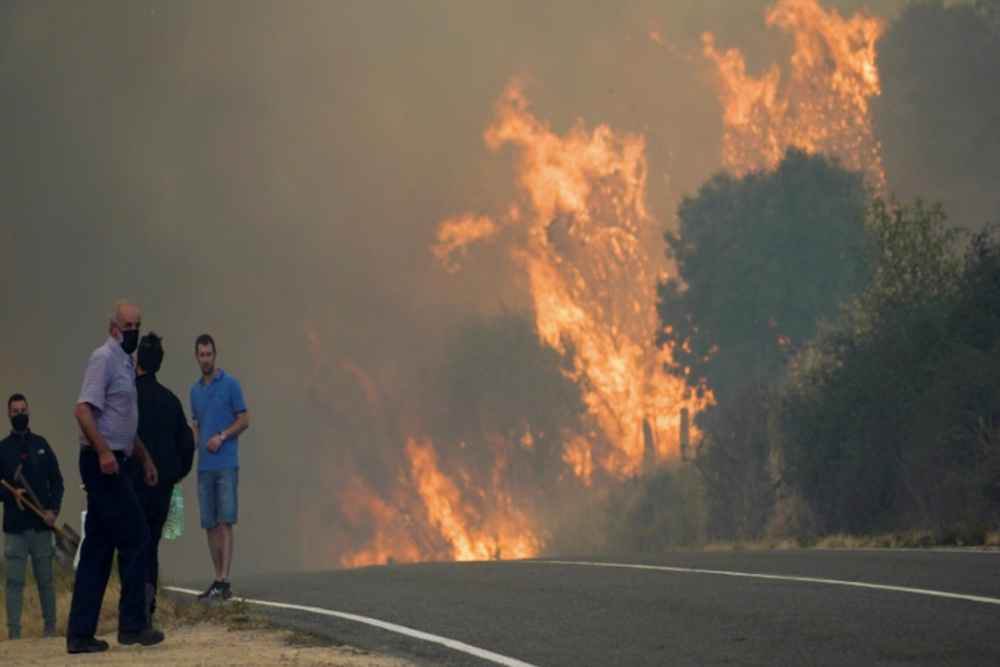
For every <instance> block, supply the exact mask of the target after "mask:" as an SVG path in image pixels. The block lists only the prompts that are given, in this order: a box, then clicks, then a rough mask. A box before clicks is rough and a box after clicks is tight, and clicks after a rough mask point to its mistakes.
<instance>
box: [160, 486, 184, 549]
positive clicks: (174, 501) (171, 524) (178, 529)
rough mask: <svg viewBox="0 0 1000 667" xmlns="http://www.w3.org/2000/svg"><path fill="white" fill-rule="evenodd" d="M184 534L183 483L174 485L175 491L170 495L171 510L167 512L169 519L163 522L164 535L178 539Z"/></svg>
mask: <svg viewBox="0 0 1000 667" xmlns="http://www.w3.org/2000/svg"><path fill="white" fill-rule="evenodd" d="M183 534H184V495H183V494H182V493H181V485H180V484H175V485H174V492H173V493H172V494H171V495H170V511H169V512H167V521H166V523H164V524H163V537H164V538H165V539H168V540H176V539H177V538H178V537H180V536H181V535H183Z"/></svg>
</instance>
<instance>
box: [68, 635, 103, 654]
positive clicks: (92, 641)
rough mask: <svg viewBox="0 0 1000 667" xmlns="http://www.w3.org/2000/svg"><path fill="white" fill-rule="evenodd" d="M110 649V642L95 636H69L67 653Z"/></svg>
mask: <svg viewBox="0 0 1000 667" xmlns="http://www.w3.org/2000/svg"><path fill="white" fill-rule="evenodd" d="M107 650H108V643H107V642H106V641H104V640H103V639H96V638H95V637H67V638H66V652H67V653H100V652H102V651H107Z"/></svg>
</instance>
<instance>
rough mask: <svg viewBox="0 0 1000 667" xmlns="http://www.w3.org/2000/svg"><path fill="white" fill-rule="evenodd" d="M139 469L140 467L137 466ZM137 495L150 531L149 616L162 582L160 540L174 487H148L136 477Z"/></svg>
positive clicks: (147, 578)
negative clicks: (158, 587)
mask: <svg viewBox="0 0 1000 667" xmlns="http://www.w3.org/2000/svg"><path fill="white" fill-rule="evenodd" d="M136 468H137V469H138V468H139V466H136ZM133 483H134V484H135V490H136V494H137V495H138V496H139V505H140V506H141V507H142V512H143V514H144V515H145V517H146V527H147V528H148V529H149V542H147V543H146V556H145V561H146V575H145V579H146V589H145V590H146V606H147V609H148V611H149V616H150V617H152V615H153V613H154V612H155V611H156V589H157V586H158V585H159V581H160V538H161V537H163V525H164V524H165V523H166V522H167V514H169V513H170V496H171V495H172V494H173V492H174V485H173V484H169V485H163V484H158V485H156V486H152V487H150V486H146V483H145V482H144V481H143V480H142V478H141V475H138V476H136V477H135V481H134V482H133Z"/></svg>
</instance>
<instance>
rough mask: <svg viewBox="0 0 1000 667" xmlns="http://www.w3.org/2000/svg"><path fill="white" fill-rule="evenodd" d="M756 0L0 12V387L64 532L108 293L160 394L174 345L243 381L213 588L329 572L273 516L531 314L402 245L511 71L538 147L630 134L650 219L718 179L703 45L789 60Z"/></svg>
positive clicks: (311, 496)
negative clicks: (25, 419) (1, 293)
mask: <svg viewBox="0 0 1000 667" xmlns="http://www.w3.org/2000/svg"><path fill="white" fill-rule="evenodd" d="M767 4H768V3H767V2H766V1H765V0H753V1H752V2H741V3H731V2H728V1H727V0H713V1H711V2H703V1H701V0H685V1H683V2H671V3H667V2H662V1H656V2H653V1H644V2H637V3H630V4H629V5H628V7H627V8H624V9H623V8H622V7H618V6H612V5H604V4H601V3H597V4H581V3H578V2H574V1H572V0H564V1H560V2H550V3H536V2H528V1H519V2H513V3H463V2H443V1H442V2H421V3H396V2H382V3H313V2H291V3H282V4H275V3H272V2H249V1H241V2H236V1H233V2H213V3H198V2H193V1H190V2H188V1H169V2H168V1H166V0H162V1H157V0H134V1H129V2H126V1H124V0H122V1H116V2H112V1H106V2H92V3H86V4H67V3H60V2H42V1H39V2H13V3H6V4H4V5H3V6H2V9H0V85H2V86H3V89H4V91H5V100H6V103H5V104H4V105H3V106H2V107H0V118H2V122H3V127H4V128H5V130H6V131H5V142H4V146H5V149H6V150H5V159H4V160H3V162H2V164H0V197H2V201H3V202H4V221H3V224H2V227H0V229H2V232H0V278H2V280H3V283H4V285H5V293H6V300H5V308H4V309H3V314H2V315H0V317H2V330H3V345H2V346H0V380H2V382H0V387H3V388H4V390H5V391H6V392H8V393H10V392H13V391H22V392H24V393H26V394H27V395H28V396H29V399H30V400H31V403H32V410H33V426H34V427H35V429H36V430H37V431H38V432H39V433H41V434H42V435H44V436H46V437H47V438H48V439H49V441H50V442H51V443H52V445H53V446H54V448H55V450H56V452H57V453H58V454H59V456H60V461H61V464H62V467H63V472H64V475H65V477H66V478H67V481H68V488H69V493H68V496H67V502H66V504H65V511H64V514H65V515H66V518H68V519H70V520H73V516H74V515H75V512H76V509H77V508H78V507H79V506H80V500H81V499H80V494H79V491H78V489H76V487H75V482H76V481H77V480H78V473H77V472H76V441H77V440H76V427H75V424H74V422H73V420H72V416H71V412H72V406H73V404H74V402H75V399H76V395H77V391H78V389H79V383H80V379H81V375H82V371H83V367H84V363H85V360H86V358H87V355H88V354H89V352H90V351H91V350H92V349H93V348H94V347H96V346H97V345H99V344H100V343H101V341H102V339H103V336H104V335H105V327H106V320H107V315H108V311H109V309H110V305H111V303H112V302H113V300H114V299H116V298H118V297H121V296H129V297H131V298H133V299H135V300H136V301H137V302H138V303H139V304H140V305H141V306H142V307H143V310H144V313H143V315H144V318H143V322H144V328H145V329H146V330H155V331H157V332H158V333H159V334H161V335H163V336H164V345H165V347H166V358H165V361H164V366H163V370H162V372H161V374H160V375H161V380H162V381H163V382H164V383H165V384H167V385H168V386H169V387H171V388H172V389H174V391H175V392H176V393H177V394H178V395H179V396H180V397H181V399H182V401H183V402H184V403H185V405H186V404H187V393H188V387H189V386H190V384H191V383H192V382H193V381H194V380H195V378H196V376H197V367H196V365H195V364H194V361H193V358H192V356H191V355H192V353H193V349H192V348H193V341H194V338H195V336H196V335H197V334H199V333H202V332H205V331H207V332H210V333H212V334H213V335H214V336H215V338H216V340H217V341H218V344H219V354H220V358H219V363H220V365H221V366H222V367H224V368H226V369H227V370H228V371H230V372H232V373H234V374H235V375H236V376H237V377H239V378H240V380H241V381H242V382H243V385H244V390H245V393H246V396H247V399H248V402H249V405H250V410H251V414H252V426H251V430H250V432H249V433H248V434H247V435H246V436H245V437H244V438H243V441H244V442H243V445H242V451H241V457H242V468H243V471H242V474H241V479H242V488H241V513H242V516H241V525H240V528H239V530H238V548H237V557H236V562H235V567H236V569H237V571H244V572H245V571H255V570H260V569H279V568H283V569H287V568H294V567H300V566H302V565H303V564H305V563H310V564H324V563H325V564H328V565H329V564H333V563H332V561H329V560H324V557H323V556H321V557H319V558H317V557H316V555H315V554H312V553H310V549H311V547H310V544H311V543H312V538H313V536H312V535H310V534H308V533H306V532H305V531H304V530H303V524H302V523H301V522H299V521H298V520H297V518H298V517H300V516H301V515H302V514H303V513H305V512H306V509H305V508H309V511H310V512H315V513H318V515H319V516H329V517H331V523H334V522H336V521H337V517H339V516H340V513H341V512H343V511H345V508H342V507H337V506H336V502H335V499H336V497H337V493H338V491H340V490H341V489H338V488H334V483H335V482H336V480H338V479H339V477H337V475H336V474H333V472H331V474H329V475H326V476H324V475H322V474H321V473H322V471H337V470H338V467H342V466H346V465H356V466H359V467H361V468H363V469H364V470H365V477H366V478H367V479H370V480H375V481H376V482H378V481H383V482H386V483H388V482H390V481H391V480H392V478H393V476H395V475H397V474H398V473H399V462H398V460H397V459H396V458H395V457H397V456H398V454H399V452H400V451H402V448H403V447H405V442H401V441H400V431H401V430H402V429H401V426H400V424H408V425H419V424H424V423H429V422H432V421H433V419H434V418H437V417H440V415H439V414H436V415H428V414H411V413H412V412H413V411H414V410H415V408H413V407H409V406H413V405H419V406H426V405H427V404H428V403H430V404H436V405H439V406H440V405H442V404H444V403H445V402H446V400H445V397H440V399H439V400H438V401H437V402H435V401H433V400H430V401H423V402H417V403H414V402H411V401H407V400H405V399H404V397H406V396H407V395H410V394H414V393H417V392H420V391H423V390H425V389H429V390H433V388H434V387H437V386H439V382H438V379H437V378H436V377H434V375H435V374H437V373H438V372H440V369H442V368H447V364H445V363H444V361H443V360H444V359H446V357H447V354H448V348H447V346H446V345H444V344H443V342H442V341H445V340H448V332H449V331H453V330H454V328H455V327H456V326H457V325H458V323H460V322H463V321H466V320H467V319H468V318H469V317H470V316H478V315H481V314H495V313H497V312H501V311H504V310H505V309H511V310H513V311H517V312H522V311H524V310H526V309H527V308H528V307H529V305H530V300H529V299H528V298H527V296H526V294H525V293H524V290H523V289H522V286H521V285H519V283H518V277H517V276H516V275H511V272H510V267H509V266H508V265H507V264H506V263H505V262H504V261H503V258H502V257H500V256H499V255H497V256H491V255H490V254H489V253H483V254H482V255H481V256H480V258H479V261H477V265H476V267H474V268H469V269H466V270H465V271H463V275H462V278H461V280H456V279H455V278H454V277H453V276H450V275H448V274H447V273H446V272H445V271H443V270H442V269H441V268H440V267H439V266H438V265H437V264H436V263H435V261H434V257H433V255H432V254H431V252H430V250H429V248H430V246H431V244H432V243H433V240H434V233H435V229H436V226H437V224H438V223H439V222H440V221H441V220H444V219H446V218H448V217H449V216H451V215H453V214H455V213H456V212H457V211H460V210H464V209H465V208H466V207H467V206H468V205H469V203H470V201H474V202H476V203H477V204H478V205H481V206H482V207H483V208H484V209H486V210H489V209H491V208H495V207H497V206H503V205H504V204H505V203H506V202H508V201H509V200H510V195H511V192H512V191H513V189H514V184H513V180H512V172H511V169H510V162H509V156H508V155H506V154H505V153H504V152H501V153H500V154H499V155H489V154H486V153H485V152H484V151H483V147H482V131H483V128H485V127H486V126H487V125H488V124H489V122H490V119H491V118H492V115H493V111H494V102H495V100H496V99H497V97H498V96H499V95H500V93H501V92H502V90H503V89H504V86H505V85H506V83H507V81H508V80H509V79H510V77H511V76H512V75H520V76H523V77H526V79H528V80H530V81H531V82H533V84H534V85H533V88H532V103H533V106H534V107H535V108H537V109H538V110H539V113H540V114H543V115H544V117H545V118H547V119H549V121H550V122H551V124H552V126H553V129H554V130H555V131H565V130H566V129H567V128H569V127H570V126H572V124H573V123H575V122H576V121H577V120H578V119H581V120H583V121H584V122H585V123H588V124H590V125H596V124H598V123H607V124H609V125H610V126H611V127H615V128H621V129H623V130H627V131H634V132H642V133H644V135H645V137H646V146H647V155H648V159H649V164H650V172H649V198H650V202H649V204H650V206H651V208H652V210H653V212H654V214H655V215H656V217H657V218H658V219H659V220H663V221H665V222H669V221H670V220H671V219H672V211H673V210H674V209H675V207H676V202H677V200H678V198H679V197H680V196H681V195H682V194H684V193H685V192H692V191H694V190H695V189H696V188H697V186H698V185H699V184H700V183H701V182H702V181H703V180H704V179H705V178H706V177H707V176H708V175H709V174H710V173H712V172H713V171H715V170H716V169H718V168H719V166H720V142H721V118H720V112H719V104H718V101H717V99H716V97H715V93H714V91H713V87H712V84H711V79H710V77H709V76H707V73H706V69H705V67H706V65H705V63H704V62H703V61H702V60H701V59H700V57H699V56H698V54H699V52H700V35H701V33H702V32H704V31H706V30H712V31H713V32H714V33H715V35H716V38H717V40H718V43H719V44H720V45H729V44H739V45H740V46H741V48H744V50H745V52H746V54H747V58H748V64H749V67H750V68H751V69H753V68H754V67H758V66H760V64H761V63H768V62H771V61H772V60H773V57H772V56H773V54H774V53H775V51H776V50H780V49H783V48H786V47H787V44H784V43H782V42H781V40H775V39H774V38H773V37H774V36H773V35H772V34H770V33H768V32H767V31H766V30H765V29H764V27H763V22H762V21H761V17H762V16H763V12H764V9H765V7H766V6H767ZM861 4H862V3H860V2H856V1H853V0H851V1H846V0H845V1H844V2H841V3H839V6H840V7H841V8H842V9H843V10H853V9H856V8H857V7H859V6H861ZM871 4H874V5H877V6H875V7H873V8H874V9H877V10H879V11H882V12H889V11H891V10H894V9H895V8H896V7H897V6H898V5H899V3H898V2H897V1H896V0H886V1H884V2H880V3H871ZM651 33H656V35H657V37H658V38H657V39H652V38H651V37H650V34H651ZM470 193H474V197H470ZM469 363H470V364H474V363H475V361H470V362H469ZM428 374H430V375H431V377H428ZM472 375H473V376H475V374H472ZM479 377H481V379H482V382H483V383H484V385H486V384H488V383H490V381H491V379H490V377H489V376H488V375H486V374H482V375H480V376H479ZM363 378H364V379H363ZM420 410H430V408H426V407H421V408H420V409H417V412H418V413H419V411H420ZM364 415H369V416H368V417H363V416H364ZM373 424H374V425H376V426H372V425H373ZM372 428H376V431H377V432H376V433H374V434H371V433H369V434H367V435H365V436H364V437H363V438H359V436H358V433H359V432H361V431H364V430H365V429H372ZM435 428H437V427H435ZM455 428H458V427H457V426H456V427H455ZM359 443H360V444H359ZM303 479H306V480H311V483H310V484H307V485H303V484H300V480H303ZM184 490H185V494H186V497H187V501H188V515H187V530H188V534H187V535H186V536H185V537H184V539H183V540H182V541H181V542H180V543H179V544H177V545H167V546H165V553H164V561H165V567H166V569H167V571H168V574H173V575H177V576H191V577H194V576H198V573H199V572H205V573H208V567H207V565H208V559H207V558H206V557H205V554H204V546H203V544H202V540H201V538H200V535H199V532H200V531H198V529H197V513H196V496H195V493H194V485H193V479H189V480H188V481H186V482H185V485H184ZM307 528H308V530H309V531H316V530H323V529H324V528H323V526H321V525H317V524H315V523H311V524H309V525H308V526H307ZM344 529H345V527H344V526H343V525H334V526H331V527H330V528H329V530H330V531H331V532H333V531H339V530H344ZM348 532H349V531H348ZM363 537H364V536H360V537H358V538H357V539H359V540H361V539H363ZM199 568H201V569H200V570H199Z"/></svg>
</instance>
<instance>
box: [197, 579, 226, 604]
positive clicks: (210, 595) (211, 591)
mask: <svg viewBox="0 0 1000 667" xmlns="http://www.w3.org/2000/svg"><path fill="white" fill-rule="evenodd" d="M220 586H222V582H221V581H213V582H212V585H211V586H209V587H208V588H207V589H206V590H205V592H204V593H201V594H200V595H198V599H199V600H203V601H204V600H214V599H217V598H218V595H219V587H220Z"/></svg>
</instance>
